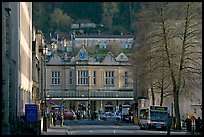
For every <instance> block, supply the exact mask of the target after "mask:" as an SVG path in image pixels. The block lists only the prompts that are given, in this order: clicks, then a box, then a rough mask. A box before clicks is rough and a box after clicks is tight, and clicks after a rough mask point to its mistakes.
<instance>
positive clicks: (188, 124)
mask: <svg viewBox="0 0 204 137" xmlns="http://www.w3.org/2000/svg"><path fill="white" fill-rule="evenodd" d="M185 122H186V129H187V133H189V132H191V128H192V123H191V122H192V121H191V119H190V116H188V117H187V119H186V120H185Z"/></svg>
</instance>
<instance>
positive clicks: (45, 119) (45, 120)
mask: <svg viewBox="0 0 204 137" xmlns="http://www.w3.org/2000/svg"><path fill="white" fill-rule="evenodd" d="M46 54H47V45H44V47H43V55H44V100H45V101H44V103H45V109H44V116H43V131H46V132H47V113H46V111H47V101H46Z"/></svg>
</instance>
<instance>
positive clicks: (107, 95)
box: [46, 47, 133, 112]
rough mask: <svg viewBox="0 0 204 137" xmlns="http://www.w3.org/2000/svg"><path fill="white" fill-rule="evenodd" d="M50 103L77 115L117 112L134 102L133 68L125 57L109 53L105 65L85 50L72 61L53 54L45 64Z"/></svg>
mask: <svg viewBox="0 0 204 137" xmlns="http://www.w3.org/2000/svg"><path fill="white" fill-rule="evenodd" d="M46 68H47V69H46V74H47V76H46V78H47V79H46V81H47V82H46V85H47V89H46V93H47V97H48V98H47V100H51V101H52V103H54V104H55V105H61V103H62V100H63V102H64V106H65V108H70V109H73V110H74V111H76V110H80V109H82V108H81V106H84V107H83V109H85V111H87V109H88V106H89V104H90V108H91V111H99V110H100V111H102V112H106V111H117V110H118V108H119V106H120V105H130V104H131V103H132V101H133V84H132V81H133V79H132V75H131V69H130V64H129V62H128V58H127V57H126V56H125V54H123V53H121V54H119V55H118V56H117V57H114V56H113V54H112V53H111V52H109V53H108V54H107V55H106V57H105V58H104V59H103V61H102V62H98V61H96V60H95V59H94V58H92V57H90V56H89V54H88V52H87V51H86V49H85V48H84V47H82V48H81V49H80V51H79V53H78V54H77V55H76V56H75V57H72V58H71V60H70V61H65V60H63V59H62V58H60V56H58V55H57V54H54V56H53V57H51V58H50V60H49V62H47V63H46Z"/></svg>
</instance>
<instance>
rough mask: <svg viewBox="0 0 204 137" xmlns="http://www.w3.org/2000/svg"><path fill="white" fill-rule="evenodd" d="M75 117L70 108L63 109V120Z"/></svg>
mask: <svg viewBox="0 0 204 137" xmlns="http://www.w3.org/2000/svg"><path fill="white" fill-rule="evenodd" d="M73 119H76V114H75V112H74V111H73V110H71V109H65V110H64V120H73Z"/></svg>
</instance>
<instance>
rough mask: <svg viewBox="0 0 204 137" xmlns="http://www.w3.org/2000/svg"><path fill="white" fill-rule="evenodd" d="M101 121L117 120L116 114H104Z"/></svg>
mask: <svg viewBox="0 0 204 137" xmlns="http://www.w3.org/2000/svg"><path fill="white" fill-rule="evenodd" d="M100 119H101V120H103V121H105V120H115V114H114V113H102V114H101V115H100Z"/></svg>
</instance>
